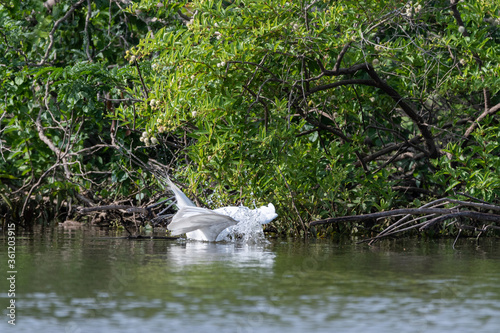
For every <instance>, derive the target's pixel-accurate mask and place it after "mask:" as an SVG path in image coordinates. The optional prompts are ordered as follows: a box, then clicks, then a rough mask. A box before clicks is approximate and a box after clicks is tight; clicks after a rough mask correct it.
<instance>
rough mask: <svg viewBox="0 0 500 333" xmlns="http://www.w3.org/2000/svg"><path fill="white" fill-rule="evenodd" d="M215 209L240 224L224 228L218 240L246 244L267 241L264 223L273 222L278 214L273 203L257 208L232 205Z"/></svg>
mask: <svg viewBox="0 0 500 333" xmlns="http://www.w3.org/2000/svg"><path fill="white" fill-rule="evenodd" d="M214 211H215V212H217V213H219V214H224V215H228V216H230V217H232V218H233V219H235V220H236V221H238V224H236V225H233V226H230V227H229V228H226V229H224V230H223V231H222V232H221V233H220V234H219V236H217V241H228V242H242V243H245V244H257V243H262V242H265V236H264V231H263V230H262V225H263V224H267V223H269V222H271V221H272V220H273V219H275V218H276V217H277V216H278V215H277V214H276V210H275V208H274V205H273V204H269V205H267V206H262V207H260V208H256V209H250V208H248V207H245V206H238V207H235V206H230V207H222V208H218V209H215V210H214Z"/></svg>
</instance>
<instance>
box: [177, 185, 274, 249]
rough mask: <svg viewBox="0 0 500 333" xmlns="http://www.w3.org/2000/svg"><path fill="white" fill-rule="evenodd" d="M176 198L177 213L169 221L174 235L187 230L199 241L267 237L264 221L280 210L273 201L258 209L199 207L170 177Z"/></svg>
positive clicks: (190, 236) (253, 239)
mask: <svg viewBox="0 0 500 333" xmlns="http://www.w3.org/2000/svg"><path fill="white" fill-rule="evenodd" d="M167 182H168V186H169V188H170V190H171V191H172V192H174V195H175V199H176V201H177V208H178V209H179V210H178V211H177V213H176V214H175V215H174V217H173V218H172V222H170V224H169V225H168V227H167V228H168V229H169V230H170V231H171V232H172V235H174V236H175V235H181V234H186V237H187V238H188V239H193V240H200V241H209V242H215V241H223V240H225V241H231V240H235V239H242V240H243V242H245V243H248V242H257V241H258V240H259V239H262V238H263V237H264V233H263V231H262V225H263V224H266V223H269V222H271V221H272V220H274V219H275V218H276V217H277V216H278V214H276V210H275V208H274V205H273V204H272V203H270V204H268V205H267V206H262V207H260V208H256V209H250V208H248V207H244V206H239V207H236V206H228V207H222V208H217V209H214V210H211V209H207V208H201V207H197V206H196V205H195V204H194V203H193V202H192V201H191V200H189V198H188V197H187V196H186V195H185V194H184V193H183V192H182V191H181V190H180V189H179V188H178V187H177V186H176V185H175V184H174V183H172V181H171V180H170V179H167Z"/></svg>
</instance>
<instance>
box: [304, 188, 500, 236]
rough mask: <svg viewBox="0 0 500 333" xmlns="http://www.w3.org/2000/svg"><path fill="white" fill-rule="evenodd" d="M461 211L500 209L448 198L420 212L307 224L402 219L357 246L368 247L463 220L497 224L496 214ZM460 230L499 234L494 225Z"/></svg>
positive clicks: (403, 211) (410, 210) (498, 216)
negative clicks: (403, 235)
mask: <svg viewBox="0 0 500 333" xmlns="http://www.w3.org/2000/svg"><path fill="white" fill-rule="evenodd" d="M447 204H454V206H453V207H451V208H437V207H440V206H443V205H447ZM464 207H473V208H477V209H478V210H487V211H495V212H498V211H500V206H497V205H492V204H487V203H479V202H469V201H462V200H456V199H451V198H442V199H438V200H435V201H432V202H430V203H428V204H426V205H424V206H422V207H420V208H404V209H394V210H390V211H385V212H376V213H370V214H363V215H352V216H341V217H335V218H330V219H324V220H317V221H313V222H311V223H310V224H309V226H315V225H322V224H331V223H343V222H344V223H345V222H359V221H366V220H374V219H384V218H391V217H397V216H401V215H404V216H403V217H402V218H400V219H399V220H397V221H396V222H394V223H392V224H391V225H389V226H388V227H387V228H385V229H384V230H382V231H381V232H380V233H379V234H378V235H377V236H375V237H372V238H369V239H365V240H362V241H361V242H369V244H372V243H373V242H375V241H377V240H379V239H381V238H384V237H388V236H391V235H395V234H398V233H402V232H405V231H409V230H412V229H418V230H419V231H424V230H426V229H429V228H430V227H432V226H433V225H436V224H438V223H442V222H444V221H448V220H452V219H453V220H456V219H462V218H467V219H470V220H476V221H487V222H493V223H500V214H494V213H491V212H487V213H486V212H480V211H473V210H469V209H463V208H464ZM412 216H419V217H416V218H413V219H411V217H412ZM422 220H424V221H422ZM462 229H468V230H474V231H478V232H480V234H481V233H483V232H485V231H487V230H488V229H494V230H500V227H498V226H496V225H494V224H490V225H485V226H483V228H482V229H479V228H477V227H474V226H468V225H465V224H463V223H462V224H460V226H459V230H462Z"/></svg>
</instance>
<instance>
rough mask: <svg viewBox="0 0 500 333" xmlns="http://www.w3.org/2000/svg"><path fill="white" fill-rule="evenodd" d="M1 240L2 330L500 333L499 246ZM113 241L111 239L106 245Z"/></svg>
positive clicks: (89, 232) (38, 236)
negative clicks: (11, 309) (12, 313)
mask: <svg viewBox="0 0 500 333" xmlns="http://www.w3.org/2000/svg"><path fill="white" fill-rule="evenodd" d="M109 236H110V235H109V234H108V233H107V232H105V231H101V230H98V229H76V230H67V229H63V228H56V229H54V230H49V231H44V232H37V233H31V234H23V235H17V237H16V271H17V273H16V282H15V289H16V291H15V293H16V297H15V304H16V321H15V323H16V325H15V326H12V325H10V324H8V320H9V318H8V317H7V316H6V315H7V314H8V309H7V306H8V305H9V301H10V299H11V297H9V296H8V290H9V283H8V280H7V277H9V274H8V273H7V271H8V267H7V248H8V247H7V238H6V237H5V236H4V237H3V238H0V260H1V266H0V267H1V271H0V276H1V277H2V278H1V279H0V305H1V309H2V318H1V320H0V332H37V333H38V332H72V333H73V332H74V333H78V332H152V331H160V332H161V331H172V332H193V333H194V332H205V333H206V332H287V333H289V332H454V333H457V332H495V333H496V332H499V330H500V241H499V240H495V239H482V240H480V242H479V246H477V245H476V242H475V241H474V240H469V239H460V240H459V241H458V242H457V244H456V247H455V249H453V247H452V243H453V240H441V241H416V240H411V241H410V240H404V239H401V240H398V241H386V242H381V243H378V244H376V246H374V247H369V246H367V245H355V244H352V243H351V242H345V243H341V244H340V243H336V242H333V241H330V240H323V241H311V240H309V241H304V240H271V239H270V240H268V241H267V242H265V243H261V244H239V243H220V244H219V243H217V244H216V243H205V242H195V241H185V240H174V241H172V240H149V239H146V240H127V239H117V238H113V237H109ZM111 236H115V235H111Z"/></svg>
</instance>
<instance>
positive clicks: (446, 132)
mask: <svg viewBox="0 0 500 333" xmlns="http://www.w3.org/2000/svg"><path fill="white" fill-rule="evenodd" d="M71 3H76V2H75V1H61V2H60V3H58V4H57V5H55V6H54V7H53V9H52V10H51V11H47V9H46V8H44V7H43V6H42V4H40V3H39V2H35V1H32V2H30V1H27V2H23V4H22V5H16V6H17V7H14V6H10V7H9V6H8V5H5V4H4V5H2V6H1V7H0V12H1V15H2V16H1V20H2V21H1V22H0V26H2V27H4V28H2V30H1V33H2V35H3V39H4V40H5V41H6V43H5V44H2V46H1V47H2V52H1V54H0V57H1V64H2V68H4V69H5V71H2V74H1V75H2V77H1V80H2V92H3V95H4V96H5V99H4V101H3V102H2V103H4V104H3V105H4V108H5V111H3V113H2V125H1V126H2V127H1V128H0V130H1V131H2V132H1V139H2V141H1V144H2V147H1V149H2V156H3V158H2V159H1V160H0V166H1V169H2V184H3V185H0V186H2V187H3V188H4V189H6V188H7V187H9V189H16V192H15V193H18V195H21V194H23V193H24V192H23V191H22V190H19V189H20V188H21V189H22V188H23V187H22V185H24V189H25V190H24V191H27V190H29V189H33V194H35V193H37V194H42V195H43V194H44V193H45V192H44V191H48V193H50V194H51V195H55V194H56V193H60V192H61V191H68V190H70V189H71V190H73V191H79V192H82V191H83V190H84V189H87V190H91V191H92V192H94V193H95V194H97V195H100V196H101V198H103V199H106V198H108V199H109V198H110V197H114V196H116V195H120V196H123V195H126V194H130V193H133V195H134V196H133V197H134V198H135V199H142V198H143V197H148V196H149V195H151V193H152V192H151V188H150V187H149V185H150V184H151V183H150V181H152V180H153V178H152V177H150V173H149V171H150V168H148V167H147V165H146V164H143V163H149V165H155V167H158V166H161V167H163V168H164V169H165V170H167V169H170V170H171V171H170V173H172V174H173V175H175V177H177V178H178V179H179V180H182V181H183V182H184V183H185V184H186V189H187V190H188V192H189V194H190V195H193V196H196V197H197V199H198V200H199V201H201V203H202V204H206V205H208V206H218V205H220V204H230V203H231V204H236V203H243V204H245V205H250V206H252V205H254V204H256V205H259V204H263V203H267V202H273V203H275V205H276V206H277V208H278V213H279V215H280V218H279V221H277V222H276V223H275V224H274V226H275V227H276V229H277V231H278V232H280V233H303V232H306V231H307V230H308V229H307V222H309V221H311V220H315V219H322V218H327V217H330V216H338V215H349V214H354V213H358V214H359V213H366V212H373V211H377V210H386V209H390V208H394V207H396V206H397V207H399V206H407V205H412V202H413V204H418V203H420V202H421V201H423V200H427V199H429V198H432V197H440V196H446V195H453V194H454V193H456V192H466V193H468V194H470V195H473V196H475V197H478V198H479V199H482V200H485V201H489V202H495V201H496V200H497V195H498V193H499V190H500V176H499V175H498V171H497V170H498V167H497V164H498V163H499V162H498V149H499V148H498V147H499V143H500V142H499V138H498V132H499V125H498V120H497V118H496V116H495V114H496V113H497V111H498V110H499V109H500V104H499V103H500V97H499V95H498V91H499V89H500V77H499V74H500V63H499V59H498V54H500V46H499V45H500V43H499V42H500V24H499V23H500V19H499V14H500V4H498V3H497V2H493V1H474V2H470V3H469V2H458V3H455V1H454V0H452V1H451V2H450V1H445V0H428V1H423V0H422V1H413V2H411V1H409V2H404V1H395V0H389V1H308V2H306V1H284V0H271V1H266V2H263V1H244V0H242V1H202V0H199V1H189V2H178V3H171V2H168V4H167V3H166V2H159V1H152V0H143V1H141V2H140V3H129V5H128V7H126V8H125V7H124V6H125V5H124V4H125V3H127V1H110V2H108V1H106V2H104V1H102V2H101V1H90V0H89V1H79V2H78V3H80V5H79V7H78V8H76V9H75V10H74V12H73V14H72V16H71V18H67V19H65V20H62V21H58V20H59V19H60V18H62V17H63V16H64V15H66V13H68V11H69V10H71V8H72V7H71ZM110 4H111V7H110ZM119 5H120V6H119ZM33 8H35V9H34V10H33ZM34 13H35V14H34ZM89 13H90V14H89ZM55 22H59V25H58V26H55V25H54V24H55ZM51 35H52V37H51ZM52 40H54V43H53V46H51V45H52V43H51V41H52ZM47 110H50V112H47ZM40 124H41V125H42V127H44V128H45V129H44V131H42V132H43V133H45V135H46V138H47V140H44V138H43V135H40V133H41V131H40V126H39V125H40ZM37 126H39V127H38V129H37ZM50 142H51V143H52V144H53V147H51V145H50ZM79 152H84V154H82V153H79ZM133 162H134V163H135V164H132V163H133ZM54 165H56V166H57V167H53V166H54ZM47 170H50V172H49V173H47V172H46V171H47ZM41 176H44V178H45V179H44V180H43V181H39V179H40V177H41ZM48 178H50V181H49V180H48ZM4 179H5V181H4ZM7 179H8V180H7ZM37 182H38V183H37ZM110 182H111V183H112V184H113V186H111V187H106V186H107V185H108V184H110ZM35 183H36V184H35ZM34 184H35V185H37V186H33V185H34ZM30 194H31V193H30ZM10 200H11V201H12V199H10ZM344 227H346V229H344ZM352 227H353V226H352V225H344V226H335V227H334V228H333V227H330V229H328V232H329V233H330V232H343V231H349V232H351V231H352V230H354V229H353V228H352ZM316 232H317V231H316V230H313V233H316Z"/></svg>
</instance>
